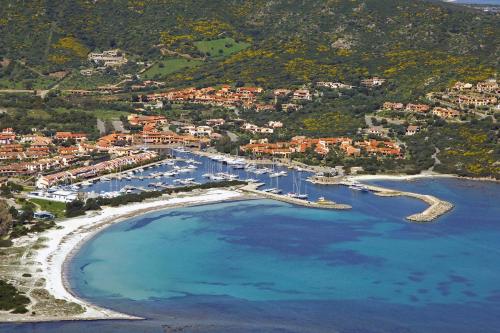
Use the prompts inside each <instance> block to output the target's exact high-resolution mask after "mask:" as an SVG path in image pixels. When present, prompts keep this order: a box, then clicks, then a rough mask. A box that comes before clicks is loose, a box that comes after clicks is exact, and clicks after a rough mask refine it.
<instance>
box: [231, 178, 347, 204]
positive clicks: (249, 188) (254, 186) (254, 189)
mask: <svg viewBox="0 0 500 333" xmlns="http://www.w3.org/2000/svg"><path fill="white" fill-rule="evenodd" d="M263 185H265V184H264V183H250V184H248V185H246V186H243V187H241V188H240V190H242V191H244V192H248V193H252V194H256V195H258V196H261V197H265V198H269V199H273V200H278V201H283V202H287V203H291V204H294V205H299V206H305V207H310V208H321V209H337V210H347V209H351V208H352V207H351V206H350V205H346V204H339V203H336V202H333V201H325V202H314V201H308V200H302V199H297V198H292V197H288V196H286V195H280V194H275V193H270V192H264V191H260V190H258V188H259V187H261V186H263Z"/></svg>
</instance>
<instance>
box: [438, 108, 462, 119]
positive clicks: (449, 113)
mask: <svg viewBox="0 0 500 333" xmlns="http://www.w3.org/2000/svg"><path fill="white" fill-rule="evenodd" d="M432 114H433V115H435V116H438V117H440V118H443V119H455V118H458V117H459V116H460V112H458V111H457V110H454V109H451V108H442V107H435V108H434V109H432Z"/></svg>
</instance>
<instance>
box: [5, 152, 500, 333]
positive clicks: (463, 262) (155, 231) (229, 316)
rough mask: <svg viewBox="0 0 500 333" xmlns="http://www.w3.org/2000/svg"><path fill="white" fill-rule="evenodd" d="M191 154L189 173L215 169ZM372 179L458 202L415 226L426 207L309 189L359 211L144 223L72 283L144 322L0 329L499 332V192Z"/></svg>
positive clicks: (475, 185) (235, 208) (448, 183)
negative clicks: (413, 217)
mask: <svg viewBox="0 0 500 333" xmlns="http://www.w3.org/2000/svg"><path fill="white" fill-rule="evenodd" d="M196 159H198V160H199V161H201V162H202V164H201V165H200V166H199V170H198V171H196V172H197V174H196V175H195V177H193V178H197V177H198V173H203V172H204V169H205V168H209V169H213V168H214V165H213V162H212V161H210V160H208V159H206V158H201V157H196ZM163 167H165V166H162V168H163ZM217 168H219V166H217ZM235 172H236V171H235ZM240 172H244V171H240ZM288 172H289V174H288V176H286V177H279V184H275V183H273V184H271V181H273V182H274V181H276V180H270V179H267V180H266V182H267V183H266V186H273V187H276V186H278V187H280V188H283V190H284V191H288V190H290V189H293V188H296V184H297V179H299V178H300V177H302V176H299V175H298V173H293V172H292V171H290V170H288ZM303 176H304V177H305V176H306V175H303ZM242 177H243V175H242ZM262 177H268V176H264V175H263V176H262ZM264 180H265V179H264ZM133 181H135V180H133ZM370 183H372V184H376V185H381V186H385V187H388V188H394V189H402V190H406V191H413V192H418V193H425V194H432V195H435V196H437V197H439V198H442V199H444V200H448V201H450V202H452V203H453V204H454V205H455V207H454V209H453V210H452V211H451V212H449V213H447V214H446V215H444V216H442V217H440V218H439V219H437V220H436V221H434V222H431V223H422V224H417V223H411V222H408V221H407V220H406V219H405V217H406V216H408V215H410V214H414V213H417V212H420V211H422V210H424V209H425V208H426V205H425V204H424V203H423V202H421V201H419V200H416V199H413V198H406V197H378V196H375V195H373V194H371V193H366V192H361V191H354V190H352V189H349V188H348V187H344V186H332V185H330V186H324V185H323V186H322V185H313V184H309V183H306V182H303V181H302V182H301V184H302V185H301V186H303V187H302V189H301V191H303V192H304V193H308V194H309V195H310V197H311V198H312V199H315V198H317V197H319V196H324V197H326V198H327V199H330V200H334V201H337V202H339V203H347V204H350V205H352V207H353V209H352V210H349V211H333V210H326V209H311V208H305V207H301V206H295V205H291V204H288V203H283V202H277V201H272V200H246V201H234V202H225V203H217V204H208V205H203V206H197V207H189V208H178V209H171V210H164V211H159V212H153V213H149V214H145V215H140V216H136V217H133V218H130V219H128V220H126V221H123V222H121V223H119V224H116V225H113V226H110V227H109V228H107V229H105V230H104V231H102V232H101V233H99V234H97V235H96V236H95V237H94V238H92V239H91V240H89V241H88V242H87V243H86V244H84V246H83V247H82V248H81V249H80V250H79V252H78V253H77V254H76V255H75V257H74V258H73V260H72V261H71V262H70V264H69V267H68V272H67V277H68V280H69V282H70V285H71V288H72V290H73V292H74V293H75V294H77V295H78V296H80V297H81V298H83V299H86V300H88V301H90V302H93V303H95V304H97V305H100V306H103V307H108V308H111V309H113V310H116V311H120V312H124V313H128V314H132V315H136V316H140V317H144V318H145V320H140V321H114V320H112V321H88V322H53V323H29V324H3V325H0V332H9V333H10V332H13V333H16V332H23V333H24V332H44V333H45V332H47V333H48V332H50V333H52V332H56V333H59V332H72V333H80V332H110V333H115V332H120V333H121V332H125V333H128V332H141V333H153V332H154V333H164V332H209V333H211V332H214V333H215V332H280V333H283V332H341V333H354V332H356V333H379V332H380V333H382V332H384V333H386V332H391V333H392V332H394V333H395V332H401V333H403V332H404V333H423V332H440V333H448V332H449V333H451V332H453V333H466V332H467V333H469V332H481V333H488V332H492V333H493V332H500V242H499V240H500V186H499V185H498V183H494V182H487V181H471V180H462V179H454V178H433V179H429V178H426V179H417V180H412V181H387V180H383V181H382V180H379V181H371V182H370ZM306 184H307V185H306ZM92 186H93V188H92V189H91V190H94V191H100V190H103V189H104V188H105V187H112V186H113V185H111V184H109V182H108V183H106V184H99V183H98V184H94V185H92ZM99 186H102V188H101V187H99Z"/></svg>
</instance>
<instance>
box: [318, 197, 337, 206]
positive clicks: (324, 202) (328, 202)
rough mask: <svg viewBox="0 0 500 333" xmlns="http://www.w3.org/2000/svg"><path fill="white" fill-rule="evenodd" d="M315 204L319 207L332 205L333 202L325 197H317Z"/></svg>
mask: <svg viewBox="0 0 500 333" xmlns="http://www.w3.org/2000/svg"><path fill="white" fill-rule="evenodd" d="M317 203H318V204H320V205H333V204H335V201H331V200H328V199H325V197H319V198H318V201H317Z"/></svg>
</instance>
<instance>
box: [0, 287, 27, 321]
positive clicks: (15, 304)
mask: <svg viewBox="0 0 500 333" xmlns="http://www.w3.org/2000/svg"><path fill="white" fill-rule="evenodd" d="M29 303H30V299H29V298H28V297H26V296H25V295H24V294H23V293H21V292H19V291H18V290H17V289H16V288H15V287H14V286H13V285H11V284H9V283H7V282H5V281H3V280H0V310H3V311H11V312H12V313H26V312H28V310H27V309H26V306H27V305H28V304H29Z"/></svg>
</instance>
